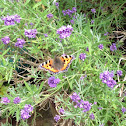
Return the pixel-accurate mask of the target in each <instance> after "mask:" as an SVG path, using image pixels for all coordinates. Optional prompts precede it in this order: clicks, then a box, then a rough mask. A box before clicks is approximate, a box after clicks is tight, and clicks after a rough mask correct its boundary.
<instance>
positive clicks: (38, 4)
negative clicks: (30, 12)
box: [33, 1, 42, 9]
mask: <svg viewBox="0 0 126 126" xmlns="http://www.w3.org/2000/svg"><path fill="white" fill-rule="evenodd" d="M41 4H42V1H41V2H38V3H37V4H35V5H34V7H33V9H35V8H37V7H38V6H40V5H41Z"/></svg>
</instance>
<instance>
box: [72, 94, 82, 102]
mask: <svg viewBox="0 0 126 126" xmlns="http://www.w3.org/2000/svg"><path fill="white" fill-rule="evenodd" d="M70 98H71V99H72V101H73V102H78V100H80V99H81V98H80V96H79V95H77V93H76V92H74V93H73V94H72V95H71V96H70Z"/></svg>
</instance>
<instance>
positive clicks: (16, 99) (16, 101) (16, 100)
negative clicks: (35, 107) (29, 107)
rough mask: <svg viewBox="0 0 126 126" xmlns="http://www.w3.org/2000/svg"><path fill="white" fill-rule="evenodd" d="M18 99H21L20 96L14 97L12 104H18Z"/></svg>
mask: <svg viewBox="0 0 126 126" xmlns="http://www.w3.org/2000/svg"><path fill="white" fill-rule="evenodd" d="M20 101H21V98H20V97H16V98H15V99H14V100H13V102H14V104H18V103H20Z"/></svg>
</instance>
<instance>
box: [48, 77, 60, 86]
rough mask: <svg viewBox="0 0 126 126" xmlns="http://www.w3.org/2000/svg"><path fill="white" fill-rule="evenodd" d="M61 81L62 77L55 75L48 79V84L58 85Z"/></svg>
mask: <svg viewBox="0 0 126 126" xmlns="http://www.w3.org/2000/svg"><path fill="white" fill-rule="evenodd" d="M59 82H60V79H59V78H55V77H54V76H53V77H50V78H49V79H48V84H49V86H50V87H56V86H57V84H58V83H59Z"/></svg>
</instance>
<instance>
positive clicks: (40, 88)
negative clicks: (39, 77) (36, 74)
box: [38, 81, 44, 92]
mask: <svg viewBox="0 0 126 126" xmlns="http://www.w3.org/2000/svg"><path fill="white" fill-rule="evenodd" d="M43 85H44V81H43V82H42V83H41V84H40V87H39V89H38V92H40V91H41V90H42V87H43Z"/></svg>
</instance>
